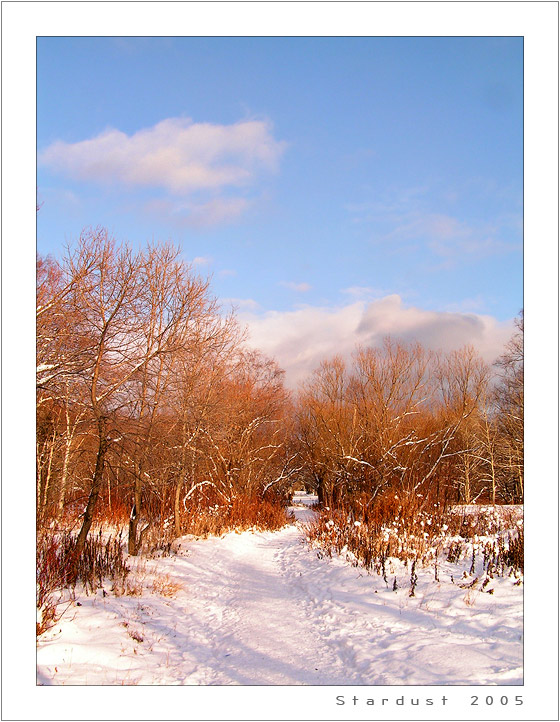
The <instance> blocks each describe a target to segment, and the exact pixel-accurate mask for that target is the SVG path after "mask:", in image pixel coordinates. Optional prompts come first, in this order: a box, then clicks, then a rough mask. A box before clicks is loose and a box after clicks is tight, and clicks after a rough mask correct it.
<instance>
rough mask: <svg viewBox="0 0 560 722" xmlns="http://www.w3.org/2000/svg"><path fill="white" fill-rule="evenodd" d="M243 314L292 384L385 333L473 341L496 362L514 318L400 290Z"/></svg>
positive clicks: (449, 343) (444, 345)
mask: <svg viewBox="0 0 560 722" xmlns="http://www.w3.org/2000/svg"><path fill="white" fill-rule="evenodd" d="M246 310H247V312H241V313H240V314H239V317H240V320H241V321H242V322H244V323H246V324H247V326H248V329H249V333H250V343H251V344H252V345H254V346H255V347H257V348H259V349H261V350H262V351H264V352H265V353H267V354H269V355H270V356H273V357H274V358H275V359H276V360H277V361H278V363H279V364H280V366H281V367H282V368H284V369H285V370H286V381H287V383H288V384H289V385H290V386H292V387H294V386H296V385H297V384H298V383H299V382H300V381H302V380H303V379H304V378H306V377H307V376H308V375H309V374H310V373H311V371H312V370H313V369H314V368H316V367H317V365H318V364H319V363H320V362H321V361H322V360H323V359H325V358H329V357H331V356H333V355H335V354H342V355H343V356H346V357H350V355H351V353H352V351H354V349H355V347H356V345H357V344H362V345H376V344H379V343H380V342H381V341H382V340H383V338H384V337H385V336H387V335H391V336H393V337H395V338H398V339H401V340H403V341H407V342H410V341H414V340H417V341H419V342H421V343H422V344H424V345H425V346H426V347H428V348H431V349H434V350H438V349H441V350H443V351H450V350H452V349H456V348H459V347H461V346H464V345H465V344H472V345H473V346H475V348H477V350H478V351H479V353H480V354H481V356H482V357H483V358H484V359H485V360H486V361H488V362H492V361H494V360H495V359H496V357H497V356H499V355H500V353H501V352H502V350H503V346H504V344H505V343H506V342H507V340H508V339H509V338H510V336H511V334H512V332H513V322H512V321H511V322H506V323H499V322H498V321H497V320H496V319H495V318H493V317H492V316H484V315H478V314H474V313H460V312H453V313H452V312H438V311H427V310H424V309H420V308H415V307H408V308H407V307H405V306H403V303H402V300H401V298H400V296H398V295H392V296H386V297H384V298H381V299H378V300H376V301H372V302H370V303H366V302H364V301H357V302H355V303H352V304H349V305H346V306H341V307H313V306H307V307H305V308H300V309H298V310H295V311H286V312H278V311H269V312H267V313H264V314H257V313H254V312H250V311H251V309H249V308H247V309H246Z"/></svg>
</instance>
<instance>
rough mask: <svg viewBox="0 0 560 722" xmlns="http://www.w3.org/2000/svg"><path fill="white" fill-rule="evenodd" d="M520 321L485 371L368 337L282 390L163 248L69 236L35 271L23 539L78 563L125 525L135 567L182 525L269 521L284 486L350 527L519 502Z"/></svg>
mask: <svg viewBox="0 0 560 722" xmlns="http://www.w3.org/2000/svg"><path fill="white" fill-rule="evenodd" d="M522 323H523V321H522V317H521V318H520V319H519V320H518V328H517V333H516V334H515V335H514V337H513V338H512V340H511V342H510V344H509V346H508V347H507V348H506V349H505V352H504V354H503V356H502V357H501V358H500V359H498V361H497V364H496V365H495V366H494V367H489V366H488V365H486V364H484V363H483V362H482V361H481V359H480V358H479V357H478V356H477V354H476V353H475V351H474V350H473V349H472V348H468V347H467V348H464V349H460V350H458V351H455V352H453V353H450V354H436V353H433V352H430V351H428V350H426V349H425V348H423V347H422V346H421V345H420V344H417V343H413V344H404V343H401V342H398V341H396V340H392V339H386V341H385V342H384V344H383V345H382V346H381V347H378V348H369V347H364V348H359V349H357V350H356V352H355V353H354V355H353V358H352V360H351V361H345V360H343V359H342V358H339V357H335V358H332V359H328V360H325V361H324V362H323V363H322V364H321V365H320V366H319V368H317V369H316V370H315V372H314V373H313V374H312V376H311V377H310V378H309V379H308V380H307V381H306V382H305V383H304V384H303V385H302V387H301V388H300V390H299V391H298V392H297V393H290V392H289V391H288V390H287V389H286V388H285V386H284V381H283V371H282V370H281V369H280V368H279V367H278V366H277V364H276V363H275V362H274V361H273V360H272V359H269V358H267V357H266V356H264V355H263V354H262V353H260V352H258V351H254V350H250V349H249V348H248V346H247V344H246V338H245V334H244V331H243V329H242V328H241V327H240V325H239V323H238V321H237V320H236V318H235V315H234V314H233V313H230V314H226V315H224V314H223V313H222V311H221V309H220V307H219V305H218V303H217V301H216V299H215V298H214V297H213V296H212V294H211V289H210V286H209V282H208V280H206V279H203V278H201V277H200V276H199V275H197V274H196V273H195V272H194V270H193V268H192V267H191V266H189V264H187V263H185V262H184V261H183V260H181V257H180V252H179V249H178V248H176V247H174V246H173V245H172V244H153V245H149V246H147V247H146V248H144V249H141V250H133V248H132V247H130V246H128V245H127V244H117V243H116V242H115V241H114V240H113V239H111V238H110V237H109V235H108V233H107V232H106V231H105V230H104V229H96V230H88V231H84V232H83V233H82V234H81V236H80V239H79V240H78V242H77V243H76V244H75V245H74V246H71V247H69V248H68V249H67V250H66V252H65V254H64V255H63V257H62V258H60V259H58V258H52V257H46V258H43V257H39V258H38V260H37V416H36V420H37V480H36V481H37V519H38V524H39V527H40V528H41V529H47V528H61V527H62V526H64V525H69V524H72V525H74V526H75V528H76V532H77V536H76V554H77V555H79V554H80V553H81V552H82V550H83V548H84V544H85V541H86V538H87V536H88V533H89V531H90V529H91V527H92V524H93V523H94V522H95V521H96V520H99V519H114V520H117V519H118V520H121V521H122V520H123V519H124V518H126V519H128V550H129V553H131V554H137V553H138V552H139V550H140V549H141V547H142V545H143V542H144V541H145V539H146V538H147V537H148V536H149V535H150V534H151V535H155V537H156V538H163V537H169V536H180V535H181V534H184V533H186V532H187V531H189V530H191V529H195V528H200V527H196V525H195V526H193V524H195V522H196V520H198V521H199V522H200V519H204V520H206V521H205V523H208V524H209V523H210V522H209V520H210V519H211V518H212V517H222V518H224V517H227V519H228V520H229V523H230V524H232V525H235V524H236V523H237V522H240V521H242V522H243V523H245V524H248V525H250V524H253V523H257V522H259V520H260V522H262V523H264V524H265V525H266V523H267V522H266V519H269V522H270V523H271V524H272V521H271V520H272V519H273V518H274V519H277V518H278V517H277V516H274V514H273V513H272V511H271V510H272V509H273V508H281V507H284V506H285V505H286V502H287V499H288V495H289V491H290V489H291V488H293V486H294V485H301V486H303V485H305V486H306V487H307V488H309V489H314V490H316V491H317V493H318V495H319V498H320V500H321V502H322V503H323V504H332V505H337V504H345V505H350V506H351V507H352V508H355V509H356V511H357V512H358V511H359V510H362V512H363V510H364V509H366V508H368V507H369V506H372V505H375V504H376V503H377V501H378V500H379V499H380V498H381V497H383V496H384V495H387V494H393V495H395V494H396V495H406V496H409V497H410V496H414V497H415V498H416V499H419V500H422V499H425V500H428V499H430V500H433V499H436V500H440V501H442V502H451V501H453V502H465V503H473V502H476V501H487V502H492V503H512V502H516V503H517V502H520V501H522V498H523V341H522V331H523V325H522ZM267 514H268V516H267ZM263 520H264V521H263ZM208 528H211V527H210V526H208Z"/></svg>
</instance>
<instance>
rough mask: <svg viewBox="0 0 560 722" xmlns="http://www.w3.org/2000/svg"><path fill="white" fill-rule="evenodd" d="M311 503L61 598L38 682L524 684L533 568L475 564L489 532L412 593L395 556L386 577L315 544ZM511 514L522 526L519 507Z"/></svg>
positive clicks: (297, 501) (429, 571)
mask: <svg viewBox="0 0 560 722" xmlns="http://www.w3.org/2000/svg"><path fill="white" fill-rule="evenodd" d="M314 502H316V497H313V496H311V495H306V494H297V495H296V496H295V498H294V506H293V507H291V511H292V512H293V514H294V523H292V524H290V525H288V526H286V527H285V528H284V529H282V530H280V531H276V532H254V531H245V532H240V533H236V532H230V533H228V534H226V535H224V536H222V537H212V538H209V539H192V538H188V537H183V538H181V539H180V540H177V542H175V543H174V551H173V554H172V555H170V556H167V557H163V558H157V559H149V560H144V559H142V560H141V561H139V562H137V563H136V564H135V565H134V566H133V571H132V573H131V577H132V579H133V581H132V582H130V585H131V586H130V588H131V589H132V588H133V587H135V586H136V587H137V589H136V590H135V591H134V592H133V593H129V595H123V596H120V595H119V596H115V594H114V592H110V593H109V594H107V592H105V591H104V589H103V587H102V586H101V587H100V588H99V589H97V590H96V592H95V593H93V594H89V595H85V594H83V593H82V594H78V595H75V596H74V598H73V599H72V600H71V601H69V602H67V603H64V602H63V603H62V604H63V606H64V607H65V610H66V611H65V613H64V616H63V617H62V619H60V620H59V621H58V622H57V624H55V625H54V626H53V627H52V628H51V629H50V630H49V632H48V633H46V634H44V635H43V636H42V638H41V640H40V643H39V647H38V656H37V660H38V682H39V683H40V684H81V685H83V684H96V685H103V684H142V685H146V684H163V685H170V684H187V685H229V684H241V685H275V684H281V685H302V684H306V685H403V684H408V685H457V684H470V685H472V684H479V685H520V684H522V683H523V665H522V659H523V644H522V637H523V587H522V579H523V577H522V574H519V572H517V573H514V574H505V575H500V574H499V573H498V574H494V575H493V576H492V578H491V579H490V577H488V576H487V575H485V573H484V570H483V569H482V556H481V555H479V556H478V558H477V559H476V562H475V565H474V568H473V569H472V568H471V565H472V552H471V549H476V548H477V547H478V548H479V549H481V548H482V547H483V544H484V540H482V539H477V541H476V542H471V543H470V544H465V545H464V552H463V553H464V556H462V557H461V558H460V559H458V560H457V561H454V562H450V561H447V560H446V559H445V556H442V557H441V559H440V560H439V567H438V571H437V579H436V578H435V575H434V566H435V562H434V564H432V565H431V566H430V567H426V568H419V569H418V572H417V575H418V581H417V583H416V586H415V590H414V592H415V593H414V597H411V596H410V569H409V568H408V569H407V568H405V566H404V565H403V564H402V562H398V561H397V560H396V559H395V560H388V561H387V573H386V576H387V577H388V580H387V582H385V581H384V579H383V577H382V576H381V574H375V573H374V574H368V573H367V572H366V571H365V570H364V569H363V568H361V567H360V566H354V565H352V564H351V563H350V562H349V560H348V558H345V556H344V555H342V556H340V557H339V556H337V557H335V558H325V556H324V555H322V554H317V553H316V551H315V550H314V549H313V548H311V547H310V546H309V545H308V544H306V543H305V525H306V523H307V524H308V523H309V522H310V520H311V519H312V516H313V511H312V510H311V509H310V504H312V503H314ZM510 513H512V516H511V518H512V519H514V520H515V522H514V523H516V524H517V525H518V526H520V525H522V521H521V516H520V509H519V508H515V509H514V510H513V512H512V510H510ZM459 540H461V541H464V540H462V538H461V537H459ZM446 551H447V552H448V548H446ZM508 571H509V570H508ZM395 580H396V584H397V587H398V588H397V589H394V588H393V584H394V581H395ZM488 580H490V581H489V583H488ZM485 582H486V583H485ZM106 586H107V589H108V590H109V586H108V585H106ZM78 604H79V606H78Z"/></svg>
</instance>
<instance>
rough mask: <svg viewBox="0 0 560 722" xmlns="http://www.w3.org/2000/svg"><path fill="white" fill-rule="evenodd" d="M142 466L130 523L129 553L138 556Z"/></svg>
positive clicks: (136, 485)
mask: <svg viewBox="0 0 560 722" xmlns="http://www.w3.org/2000/svg"><path fill="white" fill-rule="evenodd" d="M141 474H142V468H141V467H140V468H139V470H138V474H137V475H136V481H135V482H134V504H133V506H132V511H131V513H130V521H129V523H128V553H129V554H131V555H132V556H136V555H137V554H139V553H140V540H139V538H138V522H139V521H140V511H141V505H142V482H141V481H140V479H141Z"/></svg>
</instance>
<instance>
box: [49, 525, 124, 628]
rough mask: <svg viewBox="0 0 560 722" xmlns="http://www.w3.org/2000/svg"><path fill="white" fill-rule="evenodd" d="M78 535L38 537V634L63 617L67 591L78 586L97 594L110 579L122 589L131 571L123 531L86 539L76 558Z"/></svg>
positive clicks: (99, 533)
mask: <svg viewBox="0 0 560 722" xmlns="http://www.w3.org/2000/svg"><path fill="white" fill-rule="evenodd" d="M76 539H77V534H75V533H73V532H69V531H63V532H59V533H54V534H53V533H50V532H43V533H41V534H39V535H38V537H37V580H36V581H37V634H38V635H40V634H43V632H46V631H47V630H48V629H50V628H51V627H52V626H53V624H55V623H56V621H57V620H58V619H59V618H60V615H61V612H60V607H61V605H62V604H63V603H64V600H65V596H64V593H63V592H64V590H65V589H68V590H70V591H71V592H73V591H74V590H75V588H76V586H77V585H78V584H81V585H82V586H83V589H84V591H85V592H86V594H88V593H94V592H95V591H96V590H97V589H99V588H100V587H102V586H103V582H104V581H106V580H109V581H111V582H112V583H113V586H114V587H117V586H118V587H120V588H122V587H123V586H124V585H125V580H126V577H127V575H128V573H129V571H130V569H129V567H128V566H127V564H126V561H125V549H124V542H123V539H122V532H121V533H119V534H117V535H116V536H114V537H113V536H109V537H108V538H104V536H103V533H102V531H101V530H100V531H99V532H98V533H97V534H95V535H90V536H89V537H88V538H87V539H86V543H85V547H84V550H83V553H82V554H81V555H80V556H79V557H78V558H76V555H75V547H76Z"/></svg>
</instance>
